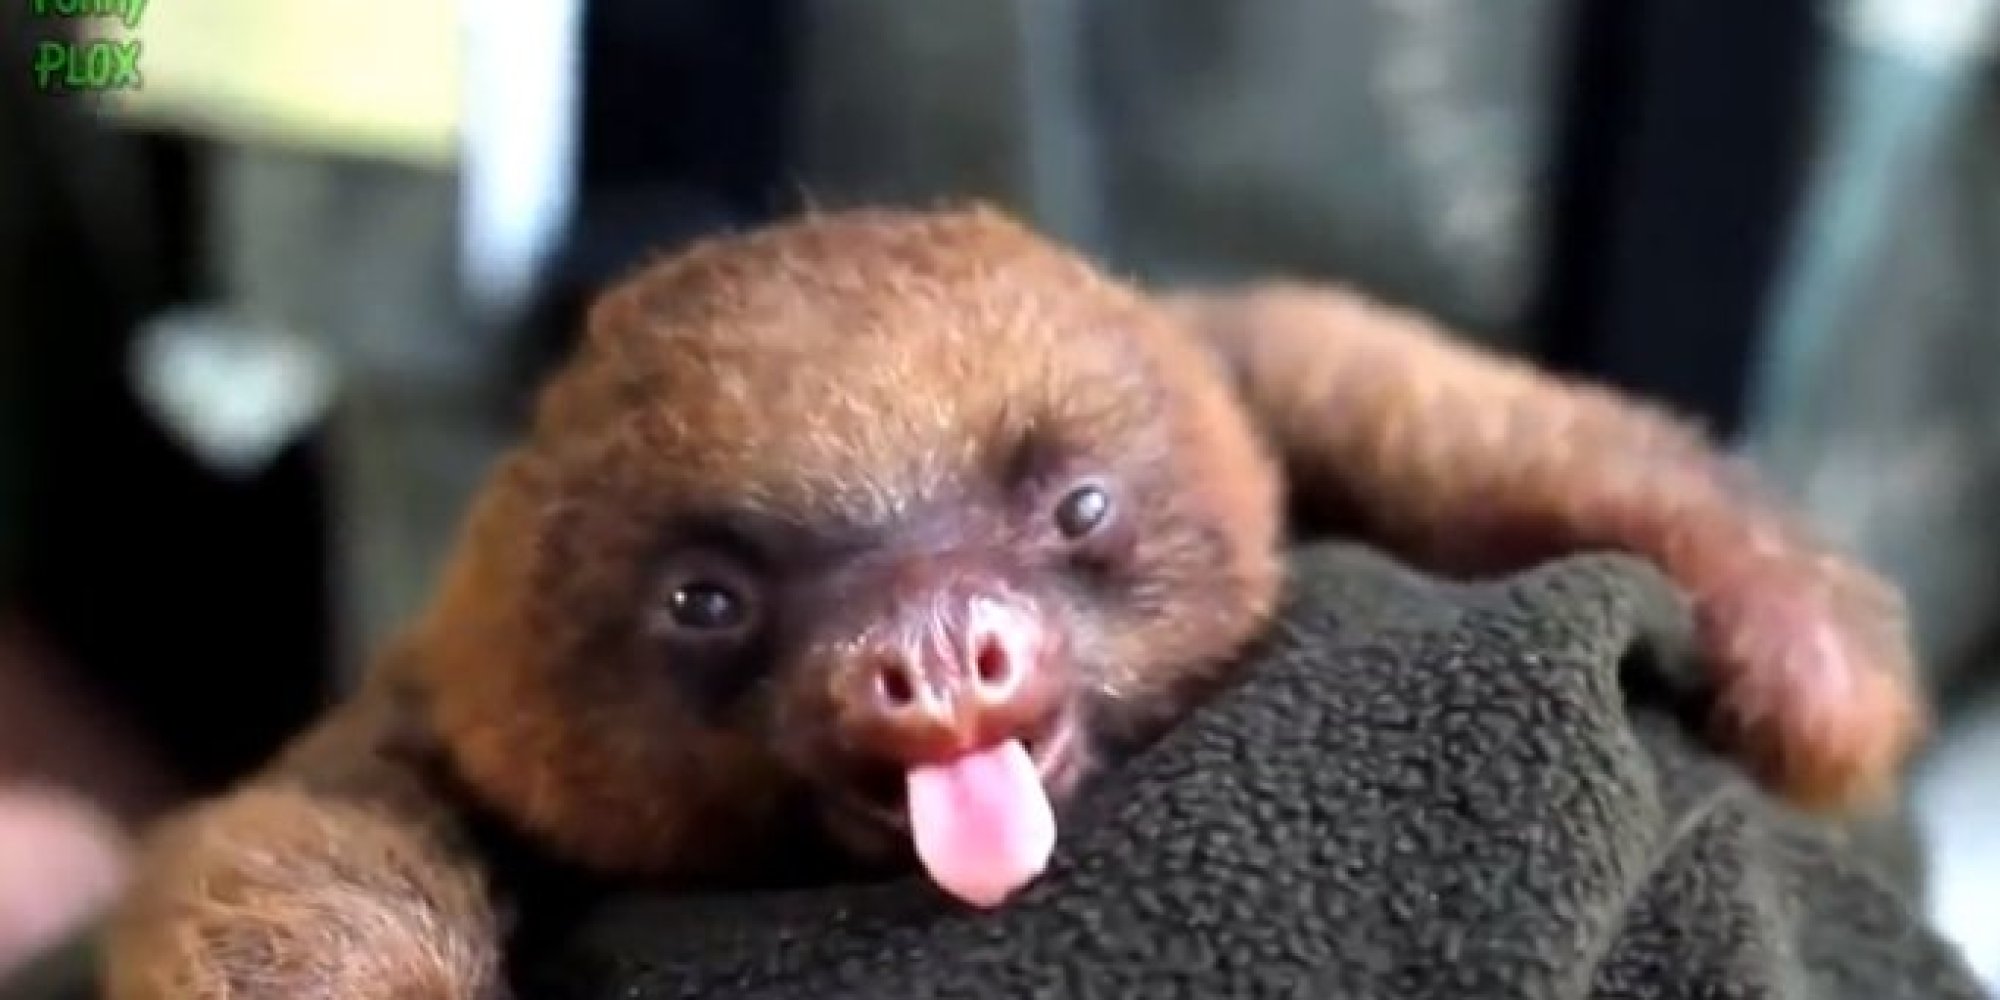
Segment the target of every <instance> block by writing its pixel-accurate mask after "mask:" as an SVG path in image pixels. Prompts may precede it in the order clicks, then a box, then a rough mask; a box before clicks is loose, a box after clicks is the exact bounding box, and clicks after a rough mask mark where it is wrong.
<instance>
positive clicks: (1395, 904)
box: [517, 547, 1985, 1000]
mask: <svg viewBox="0 0 2000 1000" xmlns="http://www.w3.org/2000/svg"><path fill="white" fill-rule="evenodd" d="M1689 639H1690V635H1689V631H1688V620H1687V617H1686V615H1685V610H1684V608H1683V607H1682V605H1681V602H1680V600H1679V599H1678V598H1677V596H1676V595H1675V593H1674V592H1673V591H1672V590H1671V589H1670V588H1669V586H1668V585H1667V584H1666V583H1665V581H1664V580H1663V579H1662V578H1661V577H1660V576H1659V575H1658V574H1656V573H1655V572H1653V571H1652V570H1650V569H1648V568H1647V567H1645V566H1644V565H1642V564H1640V563H1638V562H1636V561H1633V560H1629V559H1626V558H1623V557H1616V556H1590V557H1579V558H1572V559H1568V560H1564V561H1560V562H1556V563H1551V564H1549V565H1547V566H1544V567H1542V568H1540V569H1538V570H1534V571H1531V572H1526V573H1522V574H1519V575H1516V576H1512V577H1508V578H1505V579H1502V580H1498V581H1493V582H1488V583H1481V584H1455V583H1446V582H1442V581H1438V580H1435V579H1432V578H1429V577H1425V576H1421V575H1418V574H1415V573H1412V572H1408V571H1406V570H1404V569H1402V568H1399V567H1398V566H1397V565H1395V564H1392V563H1390V562H1388V561H1385V560H1383V559H1381V558H1379V557H1377V556H1374V555H1371V554H1368V553H1366V552H1364V551H1360V550H1357V549H1353V548H1349V547H1326V548H1316V549H1312V550H1308V551H1306V552H1304V553H1302V554H1301V555H1300V556H1299V558H1298V560H1297V562H1296V563H1295V569H1294V584H1293V593H1292V597H1291V602H1290V606H1289V609H1288V610H1287V611H1286V612H1285V615H1284V618H1283V623H1282V625H1281V627H1279V628H1278V629H1277V630H1276V631H1275V634H1274V635H1273V636H1272V637H1271V639H1270V641H1269V643H1268V648H1266V649H1264V650H1262V651H1260V652H1259V654H1258V655H1257V657H1256V663H1255V666H1254V669H1253V670H1252V671H1251V672H1250V674H1249V677H1248V679H1247V680H1246V681H1245V682H1244V683H1243V684H1242V685H1241V686H1240V687H1239V688H1237V689H1234V690H1232V691H1231V692H1229V693H1228V694H1226V695H1224V696H1223V697H1221V698H1219V699H1218V700H1216V701H1215V702H1213V703H1212V704H1210V705H1208V706H1207V707H1205V708H1204V709H1203V710H1201V711H1200V712H1199V713H1197V714H1196V715H1195V716H1193V717H1192V718H1190V719H1188V720H1187V721H1186V722H1185V723H1183V724H1182V725H1180V726H1179V727H1177V728H1176V729H1175V730H1174V731H1173V732H1172V733H1171V734H1170V735H1169V736H1168V737H1167V738H1166V739H1165V740H1163V741H1162V742H1160V743H1158V744H1157V745H1155V746H1153V747H1152V748H1150V749H1149V750H1147V751H1146V752H1144V753H1143V754H1141V755H1140V756H1138V757H1137V758H1136V759H1134V760H1132V761H1130V762H1129V763H1127V764H1125V765H1124V766H1122V767H1120V768H1119V769H1117V770H1116V771H1115V772H1112V773H1110V774H1107V775H1106V776H1105V777H1104V778H1103V780H1102V781H1101V782H1100V783H1099V784H1098V785H1096V786H1095V787H1093V788H1092V789H1090V790H1089V791H1088V792H1087V794H1086V795H1085V796H1084V797H1083V799H1082V800H1081V801H1080V802H1079V803H1078V805H1077V807H1076V808H1075V810H1074V812H1073V814H1072V815H1070V816H1069V818H1068V820H1067V822H1066V824H1065V826H1064V828H1063V839H1062V842H1061V844H1060V846H1059V848H1058V853H1057V859H1056V861H1055V863H1054V865H1053V867H1052V869H1051V871H1050V873H1049V874H1048V876H1047V877H1046V878H1044V879H1043V880H1042V881H1041V882H1039V883H1038V884H1036V885H1035V886H1033V887H1032V888H1031V889H1030V890H1029V891H1027V892H1026V893H1025V894H1024V895H1022V896H1019V897H1017V898H1016V900H1015V901H1014V902H1012V903H1010V904H1009V905H1007V906H1006V907H1004V908H1002V909H1001V910H999V911H997V912H993V913H985V914H981V913H974V912H970V911H966V910H963V909H960V908H958V907H956V906H954V905H952V904H950V903H948V902H947V901H945V900H944V898H943V897H942V896H941V895H940V894H939V893H937V892H935V891H934V890H932V889H930V888H929V887H928V886H925V885H923V884H921V883H919V882H917V881H915V880H913V879H912V880H905V881H900V882H891V883H886V884H872V885H866V886H848V887H840V888H827V889H816V890H810V891H794V892H784V893H770V894H750V895H729V896H720V895H706V896H703V895H697V896H645V895H640V896H631V897H624V898H615V899H607V900H602V901H600V902H598V903H596V904H595V905H593V906H592V907H590V908H589V909H587V910H586V911H585V915H584V916H583V918H582V919H581V920H579V921H577V922H574V923H571V922H569V921H564V923H565V924H566V926H564V927H563V928H561V930H560V932H559V933H557V934H555V935H554V936H552V937H548V938H546V939H540V938H538V940H537V941H536V942H535V943H534V944H533V946H531V947H528V946H524V948H523V950H522V951H521V952H520V953H519V954H518V956H517V958H518V964H519V967H518V969H517V976H518V979H519V984H520V987H521V991H520V996H522V997H523V998H533V1000H613V998H617V1000H665V998H670V997H676V998H677V997H713V998H761V1000H797V998H807V997H811V998H815V1000H832V998H842V997H853V998H856V1000H861V998H866V1000H895V998H902V997H909V998H917V997H928V998H945V997H959V998H968V1000H973V998H1001V997H1008V998H1018V997H1045V998H1061V997H1107V998H1110V997H1119V998H1125V997H1149V998H1152V997H1190V998H1193V997H1202V998H1222V997H1356V998H1375V997H1419V996H1435V997H1478V998H1498V997H1533V998H1570V997H1576V998H1582V997H1601V998H1635V1000H1636V998H1648V1000H1653V998H1661V1000H1664V998H1670V997H1801V998H1805V997H1811V998H1848V997H1852V998H1857V1000H1891V998H1899V997H1910V998H1916V997H1925V998H1959V997H1966V998H1971V997H1982V996H1984V995H1985V994H1984V993H1982V992H1981V990H1980V988H1979V987H1978V986H1977V985H1976V984H1975V982H1974V981H1973V979H1972V978H1971V976H1970V974H1969V973H1968V972H1967V970H1966V968H1965V966H1964V964H1963V962H1962V961H1961V960H1960V958H1959V957H1958V956H1957V955H1956V954H1955V953H1954V951H1953V950H1952V949H1951V948H1950V947H1949V946H1948V945H1946V944H1944V943H1942V942H1941V941H1940V940H1939V939H1938V938H1937V937H1936V936H1934V935H1933V934H1932V933H1931V932H1930V931H1929V930H1928V929H1927V928H1926V927H1925V926H1924V924H1923V922H1922V920H1921V918H1920V916H1919V915H1918V912H1917V911H1916V909H1915V906H1914V901H1913V897H1912V891H1913V889H1912V886H1913V880H1912V878H1911V874H1912V872H1911V868H1910V866H1909V864H1908V863H1907V862H1908V858H1909V855H1908V853H1907V851H1903V850H1900V849H1898V848H1899V847H1906V846H1907V843H1908V842H1907V840H1906V839H1903V838H1898V837H1897V836H1894V834H1895V833H1896V832H1897V831H1898V828H1897V827H1896V826H1895V825H1894V824H1888V825H1885V826H1884V827H1883V828H1882V829H1881V830H1873V829H1854V828H1847V829H1832V828H1827V827H1823V826H1818V825H1815V824H1813V823H1809V822H1807V821H1806V820H1804V819H1803V818H1801V817H1799V816H1796V815H1793V814H1791V813H1789V812H1787V811H1785V810H1783V809H1781V808H1779V807H1777V806H1775V805H1774V804H1773V803H1772V802H1771V801H1770V800H1769V799H1767V798H1766V797H1764V796H1763V795H1761V794H1760V793H1759V792H1758V791H1757V790H1756V789H1755V788H1754V787H1752V786H1751V785H1750V784H1749V783H1747V781H1746V780H1745V779H1744V778H1743V777H1742V776H1741V775H1740V774H1739V773H1738V772H1737V771H1736V770H1735V769H1734V768H1733V767H1731V766H1730V765H1729V764H1728V763H1727V762H1724V761H1722V760H1720V759H1718V758H1717V757H1716V756H1714V755H1713V754H1711V753H1709V752H1707V751H1705V750H1704V749H1703V748H1702V747H1701V746H1700V745H1699V744H1698V743H1697V742H1696V741H1695V740H1693V739H1692V738H1691V737H1690V736H1689V734H1690V733H1691V732H1693V731H1695V726H1694V725H1693V724H1692V722H1691V721H1690V720H1692V719H1695V718H1697V717H1698V712H1699V709H1700V704H1701V700H1702V692H1701V689H1700V686H1699V683H1698V673H1697V671H1696V670H1695V669H1694V664H1693V663H1692V662H1691V661H1690V659H1689V658H1688V656H1687V655H1686V654H1687V652H1688V651H1689V649H1690V643H1689Z"/></svg>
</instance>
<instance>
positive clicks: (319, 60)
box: [87, 0, 460, 166]
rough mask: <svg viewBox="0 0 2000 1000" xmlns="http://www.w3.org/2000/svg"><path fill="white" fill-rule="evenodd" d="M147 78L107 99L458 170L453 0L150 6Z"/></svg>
mask: <svg viewBox="0 0 2000 1000" xmlns="http://www.w3.org/2000/svg"><path fill="white" fill-rule="evenodd" d="M143 11H144V14H143V18H142V19H141V22H140V24H139V25H138V27H137V28H136V29H131V30H128V29H127V28H126V27H125V26H124V25H122V24H120V23H119V21H118V20H117V19H115V18H102V19H92V20H90V21H89V22H87V23H88V25H89V29H90V31H91V32H92V33H93V34H94V35H96V36H99V37H105V38H120V39H131V38H136V39H138V40H139V42H140V44H141V46H142V48H141V54H140V57H139V71H140V73H141V74H142V77H141V78H142V83H141V85H140V87H139V88H138V89H136V90H125V91H113V92H108V93H106V95H105V106H106V108H107V109H108V110H109V111H110V112H112V113H113V114H115V115H118V116H121V117H126V118H129V119H132V120H134V121H136V122H141V123H151V124H157V125H163V126H167V127H172V128H182V129H190V130H194V131H198V132H202V133H206V134H210V135H214V136H216V137H218V138H224V139H231V140H237V141H248V142H276V143H281V144H284V145H292V146H305V147H317V148H320V149H325V150H329V151H334V152H341V153H348V154H354V155H361V156H372V157H380V158H387V159H395V160H403V161H410V162H414V163H419V164H423V165H436V166H441V165H445V164H449V163H450V162H451V161H452V160H453V159H454V158H455V156H456V155H457V145H458V127H459V126H458V118H459V109H458V105H459V80H460V54H459V37H460V32H459V27H458V2H457V0H339V2H336V3H326V2H319V3H315V2H311V0H191V2H190V0H152V2H149V3H147V4H146V5H145V7H144V9H143Z"/></svg>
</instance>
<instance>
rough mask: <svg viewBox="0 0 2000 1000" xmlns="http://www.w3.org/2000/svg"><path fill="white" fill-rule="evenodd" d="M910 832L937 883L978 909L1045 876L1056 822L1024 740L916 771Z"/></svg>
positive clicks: (995, 903)
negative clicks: (1043, 871)
mask: <svg viewBox="0 0 2000 1000" xmlns="http://www.w3.org/2000/svg"><path fill="white" fill-rule="evenodd" d="M908 781H909V806H910V830H911V833H912V835H914V836H915V837H916V841H917V857H918V858H919V859H920V860H922V861H923V863H924V868H925V869H926V870H927V871H929V872H930V875H931V880H932V881H934V882H936V883H937V884H938V886H939V887H940V888H942V889H944V890H945V891H946V892H949V893H951V894H952V895H954V896H957V897H958V898H959V899H962V900H964V901H965V902H967V903H969V904H971V905H973V906H982V907H993V906H998V905H1000V903H1001V902H1002V901H1004V900H1005V899H1006V898H1007V897H1008V896H1009V895H1011V894H1013V892H1014V891H1015V890H1017V889H1019V888H1021V887H1022V886H1023V885H1026V884H1027V883H1028V881H1029V880H1031V879H1033V878H1034V877H1035V876H1037V875H1040V874H1041V873H1042V869H1043V868H1044V867H1045V866H1047V865H1048V863H1049V855H1050V853H1052V852H1053V851H1054V850H1055V844H1056V819H1055V812H1054V810H1053V809H1052V808H1051V807H1050V806H1049V797H1048V794H1047V793H1046V792H1044V791H1043V790H1042V779H1041V776H1040V775H1038V774H1036V773H1035V762H1034V761H1033V760H1032V759H1030V758H1029V756H1028V749H1027V748H1026V747H1024V746H1022V745H1021V743H1020V741H1019V740H1009V741H1007V742H1005V743H1002V744H1000V745H999V746H996V747H994V748H992V749H990V750H980V751H976V752H974V753H969V754H966V755H965V756H963V757H960V758H958V759H957V760H954V761H952V762H950V763H948V764H929V765H925V766H922V767H916V768H911V769H910V774H909V779H908Z"/></svg>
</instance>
